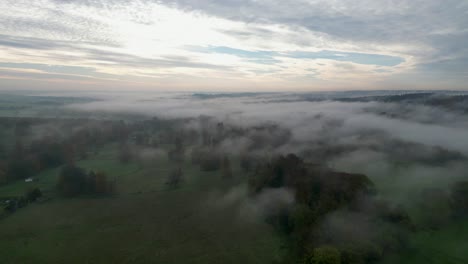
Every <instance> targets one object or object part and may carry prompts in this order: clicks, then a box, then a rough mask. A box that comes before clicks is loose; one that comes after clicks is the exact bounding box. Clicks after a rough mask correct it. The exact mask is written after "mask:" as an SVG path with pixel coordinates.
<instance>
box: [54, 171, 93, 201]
mask: <svg viewBox="0 0 468 264" xmlns="http://www.w3.org/2000/svg"><path fill="white" fill-rule="evenodd" d="M57 188H58V190H59V192H60V193H61V194H62V195H63V196H66V197H73V196H77V195H79V194H82V193H85V191H86V172H85V171H84V170H83V169H81V168H78V167H75V166H73V165H66V166H64V167H63V168H62V169H61V170H60V173H59V178H58V183H57Z"/></svg>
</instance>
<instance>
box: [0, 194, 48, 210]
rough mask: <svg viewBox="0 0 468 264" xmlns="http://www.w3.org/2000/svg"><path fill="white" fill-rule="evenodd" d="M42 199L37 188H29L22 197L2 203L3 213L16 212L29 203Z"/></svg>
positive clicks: (12, 198)
mask: <svg viewBox="0 0 468 264" xmlns="http://www.w3.org/2000/svg"><path fill="white" fill-rule="evenodd" d="M40 197H42V192H41V190H40V189H39V188H30V189H28V190H27V191H26V193H25V194H24V195H23V196H20V197H10V198H8V199H6V200H5V201H4V208H3V209H4V211H5V212H8V213H13V212H15V211H16V210H18V209H20V208H23V207H25V206H26V205H28V204H29V203H33V202H35V201H37V199H39V198H40Z"/></svg>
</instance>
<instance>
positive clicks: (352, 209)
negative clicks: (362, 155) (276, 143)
mask: <svg viewBox="0 0 468 264" xmlns="http://www.w3.org/2000/svg"><path fill="white" fill-rule="evenodd" d="M271 188H288V189H291V190H294V195H295V205H294V206H293V207H292V208H288V209H284V210H281V211H280V212H278V213H277V214H276V215H273V216H269V217H268V219H266V220H267V221H268V222H269V223H271V224H273V225H274V226H275V227H276V228H277V229H278V230H279V231H280V232H283V233H284V234H286V235H287V237H288V239H289V240H290V243H289V245H290V248H289V249H290V250H289V255H288V257H287V259H288V260H287V261H285V262H284V263H291V259H294V260H296V262H298V263H343V264H348V263H349V264H351V263H353V264H354V263H375V262H377V261H379V260H380V259H381V258H382V257H383V256H384V254H387V253H389V252H394V251H396V250H401V249H403V248H404V247H405V245H406V234H408V232H411V230H412V229H413V224H412V222H411V220H410V218H409V216H408V214H407V213H406V212H405V211H404V210H403V209H401V208H394V207H392V206H390V205H389V204H387V203H386V202H384V201H380V200H378V199H377V198H376V196H375V193H376V192H375V188H374V185H373V183H372V182H371V181H370V180H369V179H368V178H367V177H366V176H365V175H362V174H349V173H342V172H335V171H332V170H330V169H328V168H325V167H322V166H317V165H311V164H307V163H305V162H304V161H303V160H302V159H300V158H299V157H297V156H296V155H293V154H289V155H287V156H279V157H276V158H273V159H272V160H270V161H268V162H265V163H264V164H262V165H260V166H258V167H257V168H256V170H255V172H254V173H253V174H252V175H251V176H250V179H249V192H250V194H251V195H253V196H255V195H258V194H260V193H261V192H262V191H263V190H264V189H271ZM333 212H342V214H343V215H357V216H365V217H364V218H365V219H367V220H366V221H365V222H367V223H369V224H370V223H372V225H374V226H378V227H379V229H378V230H373V232H375V234H374V236H373V241H363V240H362V239H359V238H357V237H356V238H354V239H353V238H352V236H351V238H348V239H347V240H346V241H343V240H341V239H337V237H338V235H337V234H335V233H336V232H339V230H334V229H333V228H335V227H329V228H323V226H324V225H325V224H326V223H327V217H328V216H330V215H331V214H332V213H333ZM344 217H345V216H344ZM354 228H356V229H359V228H360V227H359V226H355V227H354Z"/></svg>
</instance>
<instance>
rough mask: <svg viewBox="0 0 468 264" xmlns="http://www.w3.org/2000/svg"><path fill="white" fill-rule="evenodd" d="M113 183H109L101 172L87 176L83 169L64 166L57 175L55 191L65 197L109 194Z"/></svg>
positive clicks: (112, 188) (112, 189) (112, 190)
mask: <svg viewBox="0 0 468 264" xmlns="http://www.w3.org/2000/svg"><path fill="white" fill-rule="evenodd" d="M114 188H115V187H114V183H112V182H109V181H108V179H107V175H106V174H105V173H103V172H98V173H94V172H93V171H91V172H90V173H89V174H87V173H86V172H85V171H84V170H83V169H81V168H79V167H75V166H73V165H66V166H64V167H63V168H62V169H61V170H60V173H59V178H58V183H57V189H58V191H59V192H60V194H61V195H63V196H65V197H74V196H78V195H81V194H111V193H113V192H114Z"/></svg>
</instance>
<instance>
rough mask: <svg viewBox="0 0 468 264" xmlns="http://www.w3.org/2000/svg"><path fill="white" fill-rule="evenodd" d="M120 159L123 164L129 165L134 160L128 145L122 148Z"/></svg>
mask: <svg viewBox="0 0 468 264" xmlns="http://www.w3.org/2000/svg"><path fill="white" fill-rule="evenodd" d="M118 157H119V161H120V162H121V163H128V162H130V161H131V160H132V152H131V150H130V147H129V146H128V145H127V144H123V145H122V146H121V147H120V149H119V154H118Z"/></svg>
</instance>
